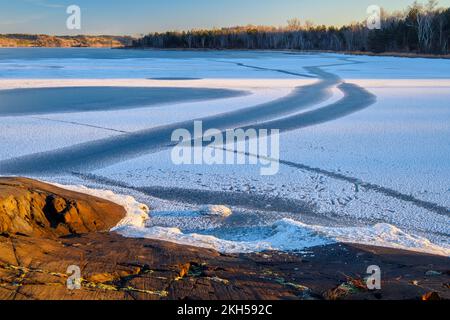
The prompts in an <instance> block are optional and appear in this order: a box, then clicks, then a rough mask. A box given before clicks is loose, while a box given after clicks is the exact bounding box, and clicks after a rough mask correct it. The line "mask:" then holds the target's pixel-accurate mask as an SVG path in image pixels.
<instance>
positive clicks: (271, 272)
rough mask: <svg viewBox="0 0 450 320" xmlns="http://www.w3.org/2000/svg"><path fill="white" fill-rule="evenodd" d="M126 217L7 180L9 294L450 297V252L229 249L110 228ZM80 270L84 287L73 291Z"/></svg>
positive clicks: (3, 253) (2, 286) (4, 281)
mask: <svg viewBox="0 0 450 320" xmlns="http://www.w3.org/2000/svg"><path fill="white" fill-rule="evenodd" d="M124 214H125V212H124V209H123V208H121V207H120V206H117V205H115V204H113V203H110V202H108V201H106V200H103V199H98V198H95V197H92V196H89V195H84V194H80V193H76V192H71V191H67V190H64V189H61V188H57V187H55V186H52V185H49V184H45V183H41V182H37V181H33V180H30V179H23V178H0V300H5V299H6V300H19V299H40V300H46V299H49V300H58V299H66V300H70V299H76V300H83V299H87V300H93V299H102V300H104V299H111V300H116V299H130V300H132V299H138V300H154V299H171V300H181V299H183V300H191V299H213V300H215V299H222V300H223V299H244V300H247V299H250V300H258V299H262V300H265V299H289V300H292V299H417V300H421V299H424V300H432V299H438V298H439V299H449V298H450V290H449V288H450V281H449V275H450V271H449V268H448V258H447V257H438V256H432V255H426V254H416V253H412V252H407V251H401V250H395V249H387V248H378V247H369V246H357V245H347V244H333V245H329V246H322V247H315V248H311V249H309V250H308V252H304V253H284V252H261V253H253V254H229V255H227V254H220V253H218V252H216V251H213V250H207V249H202V248H194V247H189V246H183V245H178V244H174V243H168V242H164V241H156V240H149V239H131V238H124V237H122V236H120V235H119V234H117V233H114V232H108V231H107V230H109V229H110V228H111V227H112V226H114V225H115V224H116V223H117V222H118V221H119V220H120V219H121V218H122V217H123V216H124ZM103 230H105V232H100V231H103ZM370 265H378V266H379V267H380V268H381V270H382V278H381V288H382V289H381V290H376V291H370V290H368V289H367V286H366V285H365V279H364V278H365V277H366V276H367V273H366V270H367V267H368V266H370ZM74 266H75V267H79V269H80V271H81V274H80V276H81V278H80V279H79V283H80V285H81V286H80V288H79V289H77V290H70V289H69V288H68V286H67V282H68V280H69V274H68V270H73V269H71V268H72V267H74ZM430 292H431V293H430Z"/></svg>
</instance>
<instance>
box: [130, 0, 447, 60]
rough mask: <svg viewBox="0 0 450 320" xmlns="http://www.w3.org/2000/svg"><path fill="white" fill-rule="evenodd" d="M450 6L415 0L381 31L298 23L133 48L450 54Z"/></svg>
mask: <svg viewBox="0 0 450 320" xmlns="http://www.w3.org/2000/svg"><path fill="white" fill-rule="evenodd" d="M449 41H450V8H445V9H444V8H438V3H437V1H436V0H430V1H429V2H428V3H427V4H426V5H422V4H419V3H417V2H415V3H414V4H412V5H411V6H410V7H408V8H407V9H406V10H405V11H403V12H397V13H387V12H385V11H382V14H381V29H379V30H369V29H368V28H367V24H366V22H364V23H363V22H361V23H354V24H351V25H348V26H344V27H340V28H337V27H327V26H324V25H322V26H315V25H314V24H312V23H309V22H306V23H304V24H302V23H301V22H300V21H299V20H298V19H292V20H289V21H288V25H287V26H285V27H278V28H277V27H267V26H245V27H233V28H222V29H213V30H191V31H187V32H186V31H184V32H176V31H175V32H165V33H151V34H148V35H146V36H144V37H142V38H140V39H137V40H135V41H133V45H132V46H133V47H142V48H181V49H273V50H283V49H293V50H331V51H363V52H376V53H382V52H403V53H412V52H414V53H427V54H448V53H449Z"/></svg>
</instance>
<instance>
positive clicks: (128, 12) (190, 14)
mask: <svg viewBox="0 0 450 320" xmlns="http://www.w3.org/2000/svg"><path fill="white" fill-rule="evenodd" d="M419 2H422V3H423V2H426V1H425V0H424V1H419ZM412 3H413V0H394V1H393V0H341V1H336V0H128V1H114V0H109V1H108V0H68V1H67V0H61V1H57V0H14V1H11V0H0V34H2V33H3V34H5V33H32V34H36V33H43V34H52V35H71V34H72V35H73V34H110V35H135V36H137V35H141V34H146V33H149V32H161V31H168V30H190V29H193V28H214V27H217V28H220V27H230V26H237V25H247V24H254V25H273V26H281V25H286V21H287V20H288V19H291V18H299V19H300V20H301V21H302V22H305V21H306V20H309V21H312V22H314V23H315V24H325V25H338V26H340V25H343V24H347V23H350V22H354V21H363V20H364V19H365V18H366V17H367V14H366V10H367V7H368V6H369V5H379V6H380V7H383V8H385V9H386V10H388V11H396V10H403V9H405V8H406V7H407V6H409V5H410V4H412ZM439 4H440V6H442V7H450V0H440V1H439ZM69 5H78V6H79V7H80V8H81V13H82V16H81V23H82V24H81V27H82V28H81V30H74V31H71V30H68V29H67V28H66V19H67V17H68V14H67V13H66V8H67V7H68V6H69Z"/></svg>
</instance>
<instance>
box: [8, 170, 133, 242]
mask: <svg viewBox="0 0 450 320" xmlns="http://www.w3.org/2000/svg"><path fill="white" fill-rule="evenodd" d="M124 216H125V210H124V208H122V207H121V206H119V205H117V204H114V203H111V202H109V201H106V200H103V199H100V198H96V197H92V196H89V195H85V194H81V193H77V192H72V191H68V190H64V189H61V188H58V187H55V186H53V185H50V184H46V183H42V182H38V181H34V180H31V179H25V178H0V233H3V234H8V235H15V234H21V235H27V236H33V237H55V236H65V235H70V234H80V233H88V232H95V231H105V230H109V229H110V228H112V227H113V226H115V225H116V224H117V222H118V221H120V219H122V218H123V217H124Z"/></svg>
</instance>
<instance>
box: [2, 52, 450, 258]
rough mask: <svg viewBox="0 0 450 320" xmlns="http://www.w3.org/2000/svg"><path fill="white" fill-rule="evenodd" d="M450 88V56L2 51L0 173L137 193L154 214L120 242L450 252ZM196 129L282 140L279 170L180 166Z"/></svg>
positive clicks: (124, 229)
mask: <svg viewBox="0 0 450 320" xmlns="http://www.w3.org/2000/svg"><path fill="white" fill-rule="evenodd" d="M449 75H450V62H449V61H448V60H443V59H409V58H394V57H367V56H346V55H338V54H319V53H317V54H306V53H291V52H245V51H242V52H241V51H217V52H189V51H133V50H106V49H38V48H36V49H0V174H2V175H7V174H8V175H10V174H12V175H26V176H32V177H35V178H39V179H43V180H47V181H52V182H55V183H62V184H68V185H83V186H87V187H89V188H94V189H108V190H112V191H114V192H115V193H117V194H122V195H131V196H133V197H134V198H136V199H137V200H138V201H139V202H143V203H145V204H147V205H148V206H149V207H150V208H151V211H150V219H149V220H148V221H147V222H146V223H145V224H141V223H136V221H135V220H133V219H130V220H129V221H128V222H124V223H123V224H122V225H121V226H120V227H119V228H118V231H119V232H121V233H122V234H124V235H126V236H138V237H149V238H157V239H164V240H170V241H175V242H180V243H191V244H193V245H198V246H204V247H211V248H215V249H218V250H221V251H225V252H242V251H257V250H265V249H280V250H301V249H304V248H307V247H308V246H313V245H320V244H323V243H327V242H329V241H346V242H358V243H368V244H372V245H377V244H378V245H381V246H391V247H399V248H407V249H411V250H418V251H425V252H433V253H438V254H443V255H449V254H450V219H449V218H450V103H449V101H450V76H449ZM194 119H195V120H203V123H204V126H205V127H206V128H217V129H220V130H226V129H233V128H239V127H242V128H270V129H280V130H281V137H280V171H279V172H278V174H276V175H274V176H261V175H260V172H259V168H258V167H257V166H254V165H175V164H174V163H173V161H171V143H170V135H171V133H172V132H173V130H175V129H177V128H189V129H190V128H191V127H192V124H193V120H194ZM86 192H88V191H86ZM89 192H94V191H89ZM105 196H111V195H110V194H107V195H105ZM115 199H116V198H115ZM116 200H117V199H116ZM117 201H124V200H123V199H122V200H117ZM125 202H126V201H125ZM126 203H128V204H129V203H131V204H130V207H132V204H133V202H132V201H128V202H126ZM205 205H224V206H227V207H229V208H231V210H232V212H233V214H232V215H230V216H229V217H226V218H218V217H217V215H214V214H213V213H214V212H209V211H208V212H209V213H208V212H207V213H206V214H205V209H204V208H205ZM130 211H131V209H130Z"/></svg>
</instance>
